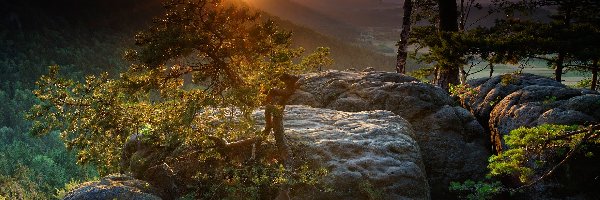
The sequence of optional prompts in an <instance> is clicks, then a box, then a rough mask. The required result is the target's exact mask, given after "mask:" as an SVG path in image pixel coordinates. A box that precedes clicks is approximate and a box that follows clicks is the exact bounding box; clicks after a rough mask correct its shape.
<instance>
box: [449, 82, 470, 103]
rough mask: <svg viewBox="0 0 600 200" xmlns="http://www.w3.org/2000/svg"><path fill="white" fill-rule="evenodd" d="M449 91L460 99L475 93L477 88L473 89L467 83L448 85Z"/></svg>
mask: <svg viewBox="0 0 600 200" xmlns="http://www.w3.org/2000/svg"><path fill="white" fill-rule="evenodd" d="M449 91H450V94H452V95H454V96H457V97H459V98H460V99H464V98H467V97H470V96H475V95H477V90H475V88H472V87H471V86H469V85H468V84H458V85H450V90H449Z"/></svg>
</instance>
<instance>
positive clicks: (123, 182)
mask: <svg viewBox="0 0 600 200" xmlns="http://www.w3.org/2000/svg"><path fill="white" fill-rule="evenodd" d="M106 199H131V200H160V199H161V198H159V197H158V195H157V192H156V190H155V189H153V188H152V187H151V186H150V184H149V183H147V182H145V181H141V180H137V179H134V178H131V177H129V176H126V175H121V174H113V175H108V176H106V177H104V178H102V179H101V180H100V181H93V182H87V183H84V184H82V185H81V186H80V187H79V188H78V189H76V190H73V191H71V192H69V194H67V195H66V196H65V198H64V200H106Z"/></svg>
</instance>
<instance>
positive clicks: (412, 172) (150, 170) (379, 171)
mask: <svg viewBox="0 0 600 200" xmlns="http://www.w3.org/2000/svg"><path fill="white" fill-rule="evenodd" d="M255 116H256V118H257V123H258V124H257V125H259V126H261V125H263V126H264V119H263V118H264V111H257V112H256V113H255ZM284 127H285V135H286V137H288V139H289V140H290V142H289V143H290V144H292V145H291V146H292V155H306V156H302V157H304V158H307V159H308V161H307V162H309V163H317V164H318V165H319V166H320V167H324V168H326V169H328V171H329V172H330V173H329V174H328V176H327V177H325V180H324V182H325V183H327V185H328V187H329V188H331V189H333V191H332V192H329V191H327V192H325V191H319V190H316V189H314V188H312V187H310V188H296V189H294V190H292V191H291V196H293V197H295V198H296V199H368V198H369V195H373V194H369V191H373V192H377V193H378V194H382V195H383V198H385V199H429V198H430V190H429V186H428V182H427V178H426V172H425V167H424V165H423V160H422V157H421V153H420V149H419V146H418V144H417V142H416V141H415V140H414V137H415V133H414V131H413V129H412V128H411V125H410V124H409V123H408V122H407V121H406V120H404V119H403V118H401V117H399V116H397V115H395V114H394V113H392V112H389V111H381V110H379V111H365V112H358V113H351V112H343V111H335V110H329V109H321V108H311V107H308V106H287V108H286V111H285V118H284ZM294 144H299V145H294ZM124 149H125V153H124V158H125V161H123V162H122V163H121V164H122V167H123V168H124V169H128V171H129V172H131V173H132V174H133V175H134V176H135V177H136V178H139V179H142V180H145V181H148V182H149V183H150V184H152V185H153V186H155V187H157V188H158V191H159V192H160V194H161V197H162V198H163V199H176V198H177V197H179V196H177V195H178V194H179V193H182V192H177V191H184V192H183V193H185V191H189V189H187V188H185V187H186V186H187V185H194V184H190V181H193V180H192V179H191V178H189V177H192V176H194V175H195V174H194V173H191V172H188V171H191V170H192V169H198V168H199V167H200V168H205V167H203V165H206V163H200V162H198V161H197V158H198V155H195V154H189V152H179V154H180V155H185V156H190V157H189V158H188V157H182V156H177V158H178V159H177V160H178V161H172V160H167V161H161V160H160V159H159V158H161V157H164V155H162V154H164V152H173V153H174V154H176V153H178V152H177V151H166V150H164V149H160V148H151V147H148V146H146V145H144V144H143V143H140V142H138V141H137V140H130V142H128V145H126V148H124ZM244 153H246V152H240V153H239V154H240V156H243V155H242V154H244ZM248 158H249V157H248ZM241 159H244V158H241ZM194 160H196V161H195V162H194ZM188 162H189V163H188ZM161 163H162V164H161ZM165 163H169V165H166V164H165ZM208 170H209V169H207V170H203V172H206V173H210V171H208ZM195 185H199V184H195ZM173 191H175V192H173ZM179 195H181V194H179Z"/></svg>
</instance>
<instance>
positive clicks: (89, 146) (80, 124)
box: [28, 0, 331, 198]
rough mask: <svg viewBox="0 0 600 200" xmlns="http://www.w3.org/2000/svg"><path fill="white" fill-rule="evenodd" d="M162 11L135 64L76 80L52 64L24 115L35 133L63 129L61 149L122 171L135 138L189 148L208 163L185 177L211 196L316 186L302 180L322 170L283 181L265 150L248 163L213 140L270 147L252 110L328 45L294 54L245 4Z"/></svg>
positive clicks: (171, 6) (143, 37)
mask: <svg viewBox="0 0 600 200" xmlns="http://www.w3.org/2000/svg"><path fill="white" fill-rule="evenodd" d="M165 8H166V12H165V14H164V16H163V18H162V19H161V20H157V21H156V23H155V24H154V25H153V26H152V27H150V28H148V29H147V30H145V31H142V32H140V33H139V34H138V35H136V44H137V45H138V46H137V47H136V48H134V49H131V50H128V51H127V52H126V58H127V59H129V60H130V61H131V62H133V64H132V65H131V66H130V67H129V68H128V70H127V71H125V72H123V73H121V74H120V76H119V77H118V78H110V77H109V75H108V73H103V74H100V75H90V76H86V77H85V80H84V81H77V80H73V79H69V78H63V77H61V76H60V75H59V74H60V73H59V72H60V69H59V67H58V66H53V67H50V69H49V73H48V74H47V75H44V76H42V77H41V78H40V80H39V81H38V82H37V85H38V89H36V90H35V91H34V94H35V95H36V96H37V97H38V98H40V99H41V102H40V103H37V104H36V105H35V106H33V108H32V109H31V111H30V113H29V115H28V118H29V119H31V120H33V127H32V129H31V130H32V132H33V133H34V134H36V135H42V136H43V135H47V134H49V133H52V132H53V131H60V136H61V138H62V139H63V140H64V141H65V143H66V146H67V148H69V149H73V150H75V151H77V158H78V163H80V164H86V163H92V164H95V165H96V166H97V167H98V170H99V171H100V173H101V174H107V173H110V172H115V171H117V170H118V169H119V161H120V158H121V153H122V147H123V146H124V143H125V142H126V141H127V139H128V138H129V137H130V136H132V135H134V134H140V135H142V139H143V141H144V143H145V144H148V145H150V146H152V147H153V148H156V149H176V150H181V149H185V150H189V151H193V152H184V153H186V154H190V155H194V156H193V158H191V159H193V160H199V161H200V162H201V164H200V165H206V167H202V166H195V167H194V169H193V170H195V171H193V172H194V174H196V175H194V177H187V178H193V179H194V180H195V181H196V182H197V183H202V184H201V185H202V187H201V188H211V190H212V192H207V191H197V194H206V195H212V196H217V197H218V198H225V197H229V198H237V197H256V198H258V197H261V198H262V195H263V194H261V193H259V192H258V191H267V192H268V191H272V190H273V189H274V188H275V187H274V186H275V185H281V184H284V183H285V184H297V183H303V184H309V183H311V184H312V183H314V179H313V178H306V177H314V176H317V175H318V174H321V173H316V172H315V173H313V171H311V170H309V171H305V172H302V171H301V172H287V171H286V172H285V173H292V174H293V173H299V174H304V175H300V178H298V179H289V178H287V177H286V178H285V179H282V173H284V172H282V171H281V168H280V167H279V166H281V163H280V161H278V160H277V159H269V157H267V156H266V155H268V153H266V154H259V155H265V156H264V157H259V158H256V159H255V160H254V161H253V162H252V163H245V161H243V160H238V159H235V158H232V157H230V155H227V154H223V152H221V151H219V149H216V143H215V140H213V139H211V138H220V139H223V140H224V141H239V140H243V139H247V138H254V137H264V138H265V139H266V141H264V142H265V143H267V144H266V145H269V144H271V143H272V140H273V138H272V136H269V135H262V133H261V131H260V130H258V128H257V127H256V126H255V123H254V118H253V115H252V112H253V111H254V110H255V109H257V108H258V107H259V106H261V104H262V103H263V102H265V98H266V95H265V94H266V92H267V91H268V90H269V89H271V88H274V87H280V86H282V85H283V84H284V83H283V82H282V80H280V77H281V76H282V75H283V74H298V73H303V72H306V71H308V70H314V69H316V68H318V67H319V66H322V65H327V64H329V63H330V62H331V61H330V59H328V57H327V55H328V54H329V53H328V49H327V48H318V49H317V50H316V51H315V53H313V54H310V55H308V56H306V57H304V58H301V57H300V55H301V54H302V53H303V49H291V48H289V39H290V36H291V35H290V33H289V32H285V31H281V30H279V29H278V28H277V26H276V25H275V24H274V23H273V22H272V21H264V22H262V21H261V20H260V19H261V18H260V17H259V15H258V14H256V13H253V12H251V11H249V10H248V9H247V8H245V7H244V6H243V5H236V4H230V3H227V2H221V1H213V0H200V1H191V2H174V1H165ZM180 153H181V152H180ZM237 153H241V152H237ZM161 156H162V157H161ZM179 156H181V155H176V154H169V152H161V155H160V156H156V157H153V159H157V160H159V162H161V163H162V162H166V163H169V164H170V165H171V166H173V165H176V164H177V162H179ZM40 160H41V161H43V160H44V159H43V158H40ZM213 164H214V165H213ZM301 169H303V168H301ZM211 171H212V172H214V173H209V172H211ZM317 171H318V170H317ZM307 173H313V175H310V176H308V175H306V174H307ZM302 177H304V178H302ZM293 180H294V181H293ZM256 195H258V196H256Z"/></svg>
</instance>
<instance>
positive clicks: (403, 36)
mask: <svg viewBox="0 0 600 200" xmlns="http://www.w3.org/2000/svg"><path fill="white" fill-rule="evenodd" d="M412 8H413V6H412V0H404V17H403V18H402V33H400V41H398V55H397V57H396V72H398V73H401V74H404V73H406V58H407V57H408V52H407V51H406V49H407V47H408V38H409V36H410V29H411V16H412Z"/></svg>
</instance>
